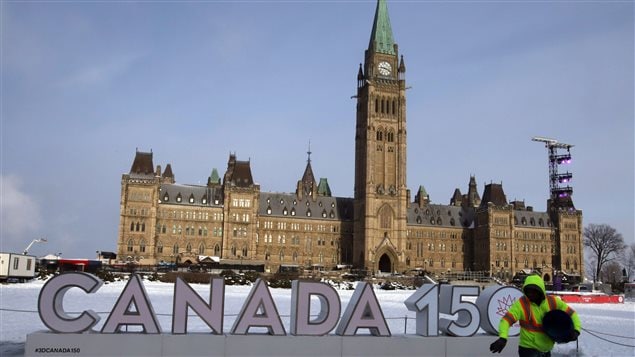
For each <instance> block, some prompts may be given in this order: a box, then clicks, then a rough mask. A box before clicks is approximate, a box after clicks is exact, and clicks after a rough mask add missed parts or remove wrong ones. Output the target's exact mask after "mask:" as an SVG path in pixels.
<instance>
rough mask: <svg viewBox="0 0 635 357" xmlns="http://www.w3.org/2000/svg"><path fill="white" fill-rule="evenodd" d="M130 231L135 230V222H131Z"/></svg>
mask: <svg viewBox="0 0 635 357" xmlns="http://www.w3.org/2000/svg"><path fill="white" fill-rule="evenodd" d="M130 232H134V222H132V223H130Z"/></svg>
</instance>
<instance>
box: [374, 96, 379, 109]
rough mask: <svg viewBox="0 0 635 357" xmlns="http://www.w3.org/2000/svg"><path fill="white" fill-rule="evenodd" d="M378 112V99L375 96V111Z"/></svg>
mask: <svg viewBox="0 0 635 357" xmlns="http://www.w3.org/2000/svg"><path fill="white" fill-rule="evenodd" d="M378 112H379V99H377V98H375V113H378Z"/></svg>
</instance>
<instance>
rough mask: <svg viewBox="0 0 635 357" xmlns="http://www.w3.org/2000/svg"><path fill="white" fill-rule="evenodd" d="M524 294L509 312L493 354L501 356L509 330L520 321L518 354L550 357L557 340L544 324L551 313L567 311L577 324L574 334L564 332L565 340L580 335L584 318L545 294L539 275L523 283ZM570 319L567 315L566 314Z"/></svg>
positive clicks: (503, 322) (559, 300) (573, 329)
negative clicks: (581, 318)
mask: <svg viewBox="0 0 635 357" xmlns="http://www.w3.org/2000/svg"><path fill="white" fill-rule="evenodd" d="M523 293H524V296H522V297H521V298H520V299H518V300H516V301H515V302H514V303H513V304H512V306H511V307H510V308H509V310H507V313H506V314H505V316H503V318H502V319H501V321H500V324H499V325H498V336H499V339H498V340H496V341H495V342H494V343H492V344H491V345H490V347H489V349H490V351H491V352H492V353H500V352H501V351H502V350H503V348H505V345H506V344H507V335H508V332H509V327H510V326H511V325H513V324H514V323H515V322H516V321H518V322H519V323H520V339H519V341H518V355H519V356H520V357H550V356H551V349H552V348H553V345H554V341H553V340H552V339H551V338H550V337H549V336H547V334H546V333H545V332H544V331H543V326H542V321H543V317H544V316H545V314H547V313H548V312H549V311H551V310H556V309H557V310H562V311H564V312H566V313H567V314H568V315H569V316H570V317H571V320H572V322H573V328H572V329H571V330H570V331H561V332H560V333H564V334H565V337H564V340H562V341H558V342H570V341H575V340H577V339H578V336H579V335H580V329H581V328H582V326H581V324H580V317H579V316H578V314H577V313H576V312H575V311H574V310H573V309H572V308H570V307H569V305H567V303H565V302H564V301H562V300H561V299H560V298H559V297H557V296H553V295H549V296H547V295H546V294H545V282H544V281H543V280H542V278H541V277H540V276H538V275H530V276H528V277H527V278H526V279H525V283H524V284H523ZM565 317H566V315H565Z"/></svg>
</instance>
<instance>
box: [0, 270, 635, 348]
mask: <svg viewBox="0 0 635 357" xmlns="http://www.w3.org/2000/svg"><path fill="white" fill-rule="evenodd" d="M42 285H44V282H43V281H37V280H36V281H32V282H29V283H25V284H10V285H1V286H0V356H7V355H21V354H22V353H23V351H24V343H25V341H26V335H27V334H29V333H31V332H35V331H41V330H47V328H46V327H45V326H44V325H43V324H42V322H41V321H40V318H39V315H38V314H37V300H38V294H39V291H40V289H41V287H42ZM124 286H125V282H115V283H110V284H104V285H103V286H102V287H101V289H100V290H99V291H97V292H96V293H95V294H90V295H87V294H85V293H84V292H82V291H81V290H79V289H71V291H69V293H68V294H67V298H66V299H65V301H64V304H65V305H64V308H65V310H66V311H82V310H86V309H93V310H94V311H96V312H99V313H100V316H101V317H102V319H101V321H100V323H99V324H98V325H97V326H96V328H97V329H100V328H101V326H102V324H103V323H104V322H105V320H106V317H107V312H108V311H110V310H111V309H112V307H113V306H114V304H115V302H116V300H117V297H118V296H119V294H120V293H121V291H122V289H123V287H124ZM144 286H145V288H146V291H147V293H148V295H149V298H150V301H151V303H152V305H153V307H154V311H155V313H157V315H158V318H159V321H160V323H161V327H162V330H163V331H168V332H169V331H170V328H171V314H172V295H173V289H174V287H173V284H167V283H159V282H148V281H144ZM192 286H193V287H194V289H195V290H196V291H197V292H198V293H199V294H200V295H201V296H202V297H204V298H205V299H207V298H208V297H209V285H201V284H192ZM250 290H251V287H250V286H226V288H225V321H224V331H225V332H226V333H227V332H228V331H229V329H230V328H231V326H232V324H233V323H234V319H235V316H236V314H238V312H239V311H240V309H241V307H242V305H243V303H244V299H245V297H246V296H247V294H248V293H249V291H250ZM271 292H272V295H273V298H274V301H275V303H276V305H277V308H278V311H279V313H280V315H281V318H282V321H283V323H284V324H285V328H286V329H287V331H288V330H289V317H288V316H289V311H290V302H291V290H287V289H271ZM338 292H339V294H340V298H341V300H342V310H344V309H345V307H346V305H347V304H348V301H349V300H350V298H351V295H352V293H353V291H352V290H340V291H338ZM413 292H414V291H413V290H393V291H384V290H380V289H375V293H376V295H377V298H378V300H379V303H380V306H381V308H382V310H383V312H384V316H385V317H386V319H387V321H388V323H389V327H390V330H391V332H392V334H393V335H398V334H403V333H404V330H405V332H406V333H407V334H414V331H415V320H414V313H412V312H410V311H408V309H407V308H406V306H405V305H404V303H403V302H404V301H405V300H406V298H408V297H409V296H410V295H411V294H412V293H413ZM73 297H77V299H73ZM571 307H573V308H574V309H576V310H577V311H578V313H579V314H580V318H581V320H582V326H583V329H585V330H584V331H583V332H582V334H581V336H580V338H579V342H578V343H577V346H576V343H575V342H572V343H568V344H564V345H556V347H555V348H554V350H553V353H552V355H553V356H575V355H578V356H631V357H632V356H635V347H634V346H635V302H633V301H627V302H626V303H624V304H571ZM405 317H407V319H406V318H405ZM188 330H189V331H191V332H194V331H199V332H208V331H209V329H208V327H207V325H205V324H204V323H203V322H202V321H201V320H200V319H199V318H198V317H192V318H190V321H189V323H188ZM594 335H596V336H594ZM495 339H496V337H495V336H492V342H493V341H494V340H495ZM611 341H612V342H611ZM475 355H483V356H487V355H490V356H494V355H492V354H490V353H489V351H479V352H477V353H475Z"/></svg>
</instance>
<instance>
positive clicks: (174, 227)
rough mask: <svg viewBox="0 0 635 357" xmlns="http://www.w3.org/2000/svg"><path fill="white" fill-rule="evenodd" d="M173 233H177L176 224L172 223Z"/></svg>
mask: <svg viewBox="0 0 635 357" xmlns="http://www.w3.org/2000/svg"><path fill="white" fill-rule="evenodd" d="M172 234H176V224H175V225H172Z"/></svg>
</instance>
